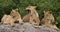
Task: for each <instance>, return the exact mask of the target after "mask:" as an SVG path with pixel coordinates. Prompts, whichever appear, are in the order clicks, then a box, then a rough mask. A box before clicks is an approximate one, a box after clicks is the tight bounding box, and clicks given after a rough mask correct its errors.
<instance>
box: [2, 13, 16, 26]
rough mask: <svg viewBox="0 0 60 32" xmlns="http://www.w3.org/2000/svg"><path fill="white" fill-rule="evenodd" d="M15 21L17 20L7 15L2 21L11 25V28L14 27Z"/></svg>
mask: <svg viewBox="0 0 60 32" xmlns="http://www.w3.org/2000/svg"><path fill="white" fill-rule="evenodd" d="M14 21H15V20H14V19H13V18H12V17H11V16H10V15H7V14H4V16H3V17H2V19H1V23H2V24H10V25H11V26H14Z"/></svg>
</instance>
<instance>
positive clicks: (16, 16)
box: [10, 8, 23, 24]
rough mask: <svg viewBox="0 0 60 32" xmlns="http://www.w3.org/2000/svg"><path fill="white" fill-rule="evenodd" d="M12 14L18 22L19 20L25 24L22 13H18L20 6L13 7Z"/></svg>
mask: <svg viewBox="0 0 60 32" xmlns="http://www.w3.org/2000/svg"><path fill="white" fill-rule="evenodd" d="M10 15H11V16H12V17H13V18H14V20H15V21H16V22H17V21H18V22H19V23H21V24H23V20H22V19H21V15H20V14H19V13H18V8H16V9H12V11H11V13H10Z"/></svg>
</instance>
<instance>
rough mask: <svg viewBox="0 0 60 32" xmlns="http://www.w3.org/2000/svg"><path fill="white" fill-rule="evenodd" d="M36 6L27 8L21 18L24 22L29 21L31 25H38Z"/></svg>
mask: <svg viewBox="0 0 60 32" xmlns="http://www.w3.org/2000/svg"><path fill="white" fill-rule="evenodd" d="M36 7H37V6H28V7H27V8H26V10H27V11H28V13H27V15H25V16H24V17H23V20H24V21H29V22H30V23H31V24H35V25H39V24H40V19H39V15H38V12H37V11H36Z"/></svg>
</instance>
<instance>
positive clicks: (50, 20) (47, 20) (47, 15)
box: [41, 11, 58, 29]
mask: <svg viewBox="0 0 60 32" xmlns="http://www.w3.org/2000/svg"><path fill="white" fill-rule="evenodd" d="M41 22H42V25H46V26H48V27H50V28H52V29H58V28H57V26H56V25H55V24H54V23H55V19H54V16H53V15H52V13H51V11H44V18H43V19H42V21H41Z"/></svg>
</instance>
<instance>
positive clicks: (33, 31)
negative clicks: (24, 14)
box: [0, 23, 60, 32]
mask: <svg viewBox="0 0 60 32" xmlns="http://www.w3.org/2000/svg"><path fill="white" fill-rule="evenodd" d="M0 32H60V30H58V31H57V30H54V29H51V28H49V27H46V26H35V25H32V24H30V23H24V24H23V25H21V24H19V23H18V24H15V26H14V27H12V26H10V25H9V24H8V25H3V24H1V25H0Z"/></svg>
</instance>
